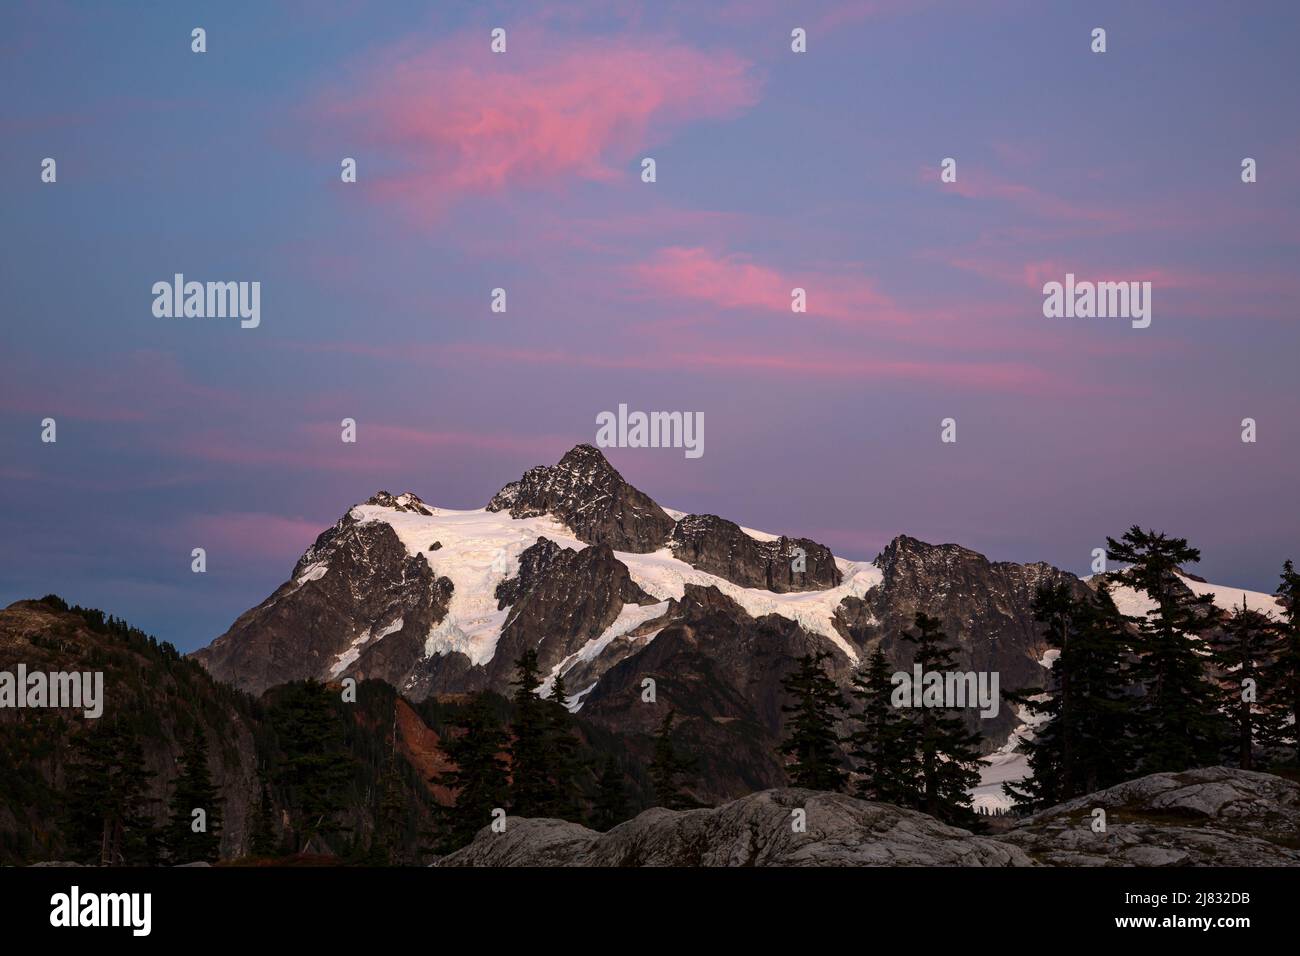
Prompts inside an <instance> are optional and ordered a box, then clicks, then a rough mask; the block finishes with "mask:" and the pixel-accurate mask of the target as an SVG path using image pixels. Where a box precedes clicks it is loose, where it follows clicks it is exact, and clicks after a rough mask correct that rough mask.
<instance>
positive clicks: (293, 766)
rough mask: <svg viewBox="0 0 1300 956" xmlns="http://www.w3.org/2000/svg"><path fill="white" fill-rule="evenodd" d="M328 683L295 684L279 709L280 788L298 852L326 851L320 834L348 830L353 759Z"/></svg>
mask: <svg viewBox="0 0 1300 956" xmlns="http://www.w3.org/2000/svg"><path fill="white" fill-rule="evenodd" d="M331 696H332V695H331V693H330V690H329V688H328V687H326V686H325V685H324V684H322V683H320V682H319V681H315V680H307V681H304V682H302V683H300V684H293V685H291V686H289V687H287V688H286V689H285V691H284V696H283V697H282V699H281V700H280V701H278V702H277V705H276V706H275V708H274V723H275V728H276V732H277V734H278V735H279V738H280V747H281V750H282V752H283V757H282V760H281V762H280V765H279V768H278V781H277V782H278V786H279V791H280V792H281V794H283V795H284V798H285V804H286V806H287V808H288V810H289V817H290V824H291V828H292V837H293V849H294V851H295V852H303V851H306V850H317V851H319V850H321V849H323V847H320V846H318V845H317V843H316V842H315V841H316V838H317V837H321V838H326V837H328V836H329V835H331V834H335V833H343V832H345V831H346V830H347V827H346V826H345V825H344V824H343V823H342V821H340V820H339V819H338V817H339V814H340V813H341V812H342V810H343V808H344V806H345V804H346V795H347V787H348V784H349V782H350V781H351V778H352V769H353V759H352V757H351V754H350V752H349V751H348V749H347V747H346V746H345V745H344V737H343V727H342V724H341V722H340V718H339V715H338V713H337V712H336V711H335V709H334V705H333V700H332V699H331Z"/></svg>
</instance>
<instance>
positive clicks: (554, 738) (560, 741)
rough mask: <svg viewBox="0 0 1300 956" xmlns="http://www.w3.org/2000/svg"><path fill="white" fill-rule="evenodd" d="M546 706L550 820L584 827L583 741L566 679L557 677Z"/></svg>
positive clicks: (557, 675) (561, 676) (558, 675)
mask: <svg viewBox="0 0 1300 956" xmlns="http://www.w3.org/2000/svg"><path fill="white" fill-rule="evenodd" d="M544 703H545V705H546V708H545V710H546V723H547V735H546V749H547V757H548V760H547V762H548V765H549V766H548V770H549V773H550V776H551V790H552V794H553V796H552V799H551V805H550V807H549V808H548V812H549V814H550V816H553V817H558V818H559V819H561V820H571V821H573V822H574V823H581V822H583V819H584V814H583V812H582V786H581V777H582V774H583V771H584V769H585V768H584V766H583V762H582V758H581V757H580V756H579V745H580V741H579V740H578V738H577V737H576V736H575V735H574V720H573V714H571V713H569V703H570V702H569V692H568V690H567V688H566V687H565V686H564V676H563V675H562V674H556V675H555V683H554V684H553V685H552V686H551V693H550V694H549V695H548V696H547V698H546V700H545V701H544Z"/></svg>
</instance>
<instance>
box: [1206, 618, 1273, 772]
mask: <svg viewBox="0 0 1300 956" xmlns="http://www.w3.org/2000/svg"><path fill="white" fill-rule="evenodd" d="M1274 634H1275V628H1274V622H1273V621H1272V619H1270V618H1269V617H1268V616H1267V615H1265V614H1261V613H1260V612H1259V611H1254V610H1251V609H1250V608H1249V607H1247V606H1246V596H1245V595H1244V594H1243V595H1242V597H1241V606H1240V607H1234V608H1233V609H1232V613H1231V614H1230V615H1228V617H1227V619H1226V620H1225V621H1224V622H1223V628H1222V629H1221V630H1220V631H1219V632H1218V633H1216V634H1215V635H1213V636H1212V637H1211V638H1210V647H1211V648H1212V649H1213V651H1214V662H1215V664H1217V665H1218V666H1219V668H1220V670H1221V673H1222V677H1221V678H1220V680H1219V686H1220V701H1221V706H1222V707H1223V711H1224V713H1225V714H1226V715H1227V716H1228V719H1229V720H1230V721H1231V723H1232V726H1233V729H1234V734H1233V739H1232V741H1231V743H1232V750H1233V751H1234V757H1235V759H1236V761H1237V765H1238V766H1239V767H1241V768H1242V769H1243V770H1250V769H1252V768H1253V767H1254V765H1255V758H1254V754H1255V744H1256V743H1257V742H1258V740H1259V736H1260V729H1261V726H1262V725H1263V724H1264V722H1265V719H1264V718H1265V715H1264V711H1263V710H1262V708H1261V707H1260V706H1259V703H1260V701H1259V680H1260V673H1261V670H1262V668H1263V667H1264V666H1265V665H1266V664H1267V656H1268V653H1269V650H1270V645H1271V644H1272V643H1273V640H1274Z"/></svg>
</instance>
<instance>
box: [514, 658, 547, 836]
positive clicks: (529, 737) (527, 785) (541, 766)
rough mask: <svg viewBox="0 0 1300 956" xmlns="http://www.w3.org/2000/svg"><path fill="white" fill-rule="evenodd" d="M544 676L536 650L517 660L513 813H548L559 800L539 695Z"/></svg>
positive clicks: (543, 710)
mask: <svg viewBox="0 0 1300 956" xmlns="http://www.w3.org/2000/svg"><path fill="white" fill-rule="evenodd" d="M541 683H542V679H541V676H540V675H539V673H538V665H537V651H535V650H533V649H532V648H529V649H528V650H526V651H524V652H523V653H522V654H520V655H519V659H518V660H517V661H515V680H514V685H515V695H514V715H513V717H512V719H511V721H510V738H511V739H510V812H511V813H512V814H514V815H515V816H521V817H544V816H549V815H550V813H551V811H552V810H553V809H554V806H555V803H556V793H555V786H554V783H553V781H552V779H551V766H550V761H551V754H550V752H549V750H548V746H547V744H548V742H549V741H548V738H549V737H550V736H551V733H550V731H551V721H550V717H549V715H548V713H547V708H546V705H545V703H544V701H543V700H542V699H541V697H539V696H538V694H537V688H538V687H540V686H541Z"/></svg>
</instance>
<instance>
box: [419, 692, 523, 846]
mask: <svg viewBox="0 0 1300 956" xmlns="http://www.w3.org/2000/svg"><path fill="white" fill-rule="evenodd" d="M451 726H452V728H453V733H452V734H450V735H448V736H446V737H444V738H443V741H442V749H443V751H444V753H446V755H447V758H448V759H449V760H451V762H452V763H453V764H455V769H454V770H451V771H449V772H447V773H444V774H439V775H438V776H436V777H435V778H434V782H435V783H439V784H441V785H442V786H445V787H449V788H450V789H451V790H453V791H454V792H455V794H456V802H455V804H454V805H453V806H452V807H449V808H446V809H445V810H444V817H445V823H446V825H445V828H444V839H443V841H442V845H443V848H444V849H445V850H455V849H458V848H460V847H462V846H464V845H465V844H467V843H469V842H470V841H471V840H472V839H474V834H476V833H477V832H478V831H479V830H480V829H482V828H483V827H485V826H487V825H488V824H490V823H491V822H492V811H493V810H496V809H498V808H504V807H505V806H506V801H507V798H508V797H509V794H510V781H509V779H508V777H507V771H506V761H505V757H504V756H503V755H504V753H505V751H506V748H507V745H508V741H507V739H506V733H505V731H504V730H503V729H502V728H501V722H500V721H499V720H498V719H497V715H496V712H495V711H494V710H493V708H492V704H491V701H490V699H489V698H488V695H487V694H486V693H482V694H477V695H475V696H474V698H473V699H472V700H471V701H470V703H469V705H468V706H467V707H466V708H465V710H464V711H463V712H461V713H460V714H459V715H458V716H457V718H456V719H455V720H453V721H452V724H451ZM455 731H459V733H456V732H455Z"/></svg>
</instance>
